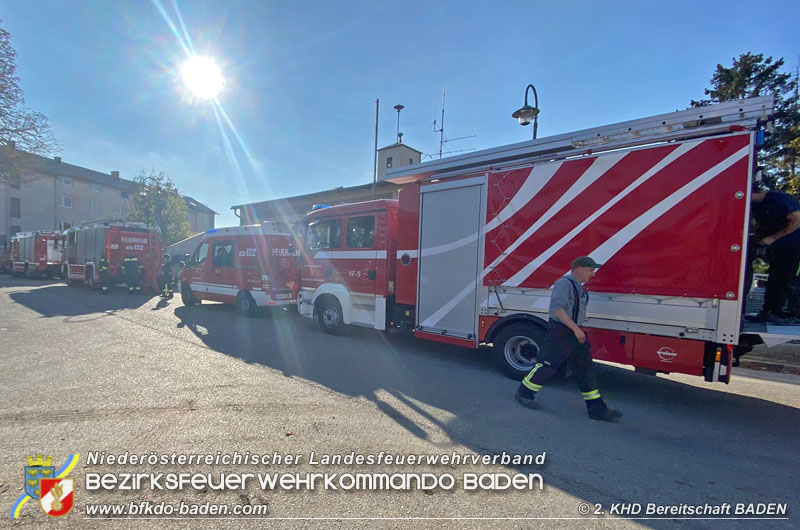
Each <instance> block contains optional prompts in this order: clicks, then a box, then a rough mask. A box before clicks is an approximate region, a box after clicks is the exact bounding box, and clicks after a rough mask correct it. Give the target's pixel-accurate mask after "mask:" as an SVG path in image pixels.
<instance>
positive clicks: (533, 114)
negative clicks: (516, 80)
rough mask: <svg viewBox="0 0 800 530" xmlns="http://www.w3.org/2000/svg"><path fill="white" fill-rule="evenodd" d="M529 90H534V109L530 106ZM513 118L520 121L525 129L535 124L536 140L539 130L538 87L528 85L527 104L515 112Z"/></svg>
mask: <svg viewBox="0 0 800 530" xmlns="http://www.w3.org/2000/svg"><path fill="white" fill-rule="evenodd" d="M528 90H533V105H534V106H533V107H531V106H530V105H528ZM511 117H512V118H514V119H516V120H518V121H519V124H520V125H522V126H523V127H524V126H526V125H528V124H530V123H531V122H533V139H534V140H535V139H536V131H537V130H538V128H539V96H538V95H537V94H536V87H534V86H533V85H528V86H527V87H526V88H525V104H524V105H522V108H520V109H518V110H516V111H514V114H512V115H511Z"/></svg>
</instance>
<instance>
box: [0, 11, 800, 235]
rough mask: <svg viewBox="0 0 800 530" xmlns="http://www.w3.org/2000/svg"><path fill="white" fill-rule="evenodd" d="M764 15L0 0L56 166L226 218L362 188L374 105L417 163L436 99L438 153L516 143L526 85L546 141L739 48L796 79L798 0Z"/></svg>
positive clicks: (704, 79) (674, 105)
mask: <svg viewBox="0 0 800 530" xmlns="http://www.w3.org/2000/svg"><path fill="white" fill-rule="evenodd" d="M158 6H161V7H162V8H163V12H164V13H165V14H166V17H167V18H169V19H170V20H171V21H172V23H173V24H174V25H175V27H176V28H177V30H178V33H179V34H182V33H183V32H182V30H181V25H180V21H179V18H178V16H177V11H176V6H177V8H178V10H179V12H180V14H181V18H182V20H183V24H184V26H185V28H186V33H187V34H188V37H189V40H190V41H191V45H192V48H193V49H194V51H195V53H198V54H201V55H209V56H213V57H215V58H216V59H217V60H218V62H219V63H220V64H221V67H222V69H223V73H224V75H225V76H226V83H227V86H226V89H225V91H224V92H223V93H222V94H221V95H220V98H219V102H220V105H221V107H222V109H223V110H224V112H225V114H226V116H227V117H228V120H229V123H228V122H227V121H226V120H225V118H224V117H218V116H215V112H214V110H213V108H212V106H211V105H210V104H208V103H203V102H193V101H190V100H189V99H188V98H187V97H186V95H185V90H184V88H183V86H182V83H181V81H180V78H179V76H178V74H177V70H178V66H179V65H180V64H181V62H182V61H183V60H185V58H186V54H185V52H184V50H183V49H182V46H181V44H180V41H179V39H178V37H176V35H175V34H174V33H173V30H172V29H171V28H170V25H169V24H168V23H167V21H166V18H165V16H164V15H162V13H161V12H160V10H159V8H158ZM767 6H768V7H761V6H759V4H758V3H756V2H752V1H749V2H738V1H727V2H696V1H695V2H684V1H672V2H663V1H662V2H649V1H641V2H622V1H613V0H612V1H607V2H598V1H593V2H589V1H586V2H581V1H573V2H546V3H545V2H537V1H533V0H529V1H523V2H515V1H500V2H485V1H484V2H481V1H458V2H439V1H419V2H417V1H403V2H399V1H385V0H374V1H347V0H343V1H337V2H334V1H326V2H322V1H313V2H312V1H300V0H298V1H289V0H281V1H271V2H267V1H253V0H251V1H236V0H229V1H225V2H221V1H214V2H205V1H196V0H195V1H191V2H187V1H178V0H160V1H159V2H151V1H146V0H139V1H134V0H131V1H114V0H105V1H103V2H100V1H93V2H87V1H80V0H70V1H67V0H60V1H52V0H36V1H27V0H25V1H23V0H4V1H3V2H2V3H0V18H2V19H3V22H2V25H3V27H4V28H5V29H6V30H8V31H9V32H10V33H11V35H12V45H13V46H14V47H15V48H16V50H17V52H18V54H19V56H18V57H17V66H18V74H19V76H20V77H21V79H22V87H23V89H24V91H25V96H26V100H27V104H28V106H30V107H32V108H34V109H35V110H37V111H39V112H42V113H44V114H45V115H47V116H48V117H49V119H50V121H51V123H52V125H53V129H54V132H55V134H56V137H57V140H58V141H59V142H60V143H61V144H62V145H63V152H62V154H61V156H62V158H63V160H64V161H65V162H69V163H72V164H77V165H81V166H84V167H88V168H91V169H95V170H98V171H103V172H109V171H111V170H119V171H120V172H121V176H123V177H124V178H133V177H134V176H135V175H136V174H137V173H138V172H139V171H140V170H141V169H150V168H155V169H156V171H164V172H165V173H166V174H167V175H168V176H169V177H171V178H172V179H173V180H174V181H175V183H176V184H177V185H178V187H179V189H180V190H181V191H182V192H184V193H186V194H187V195H191V196H193V197H195V198H196V199H198V200H200V201H201V202H203V203H205V204H208V205H209V206H210V207H211V208H213V209H214V210H216V211H217V212H220V214H221V215H220V216H219V217H218V218H217V226H225V225H230V224H238V219H236V218H235V217H234V216H233V214H232V212H231V211H230V209H229V208H230V206H232V205H234V204H239V203H243V202H249V201H258V200H267V199H272V198H277V197H284V196H288V195H296V194H303V193H309V192H313V191H319V190H323V189H328V188H332V187H335V186H348V185H355V184H364V183H368V182H371V181H372V167H373V155H372V151H373V145H374V128H375V122H374V120H375V100H376V99H377V98H380V101H381V112H380V120H379V146H384V145H388V144H391V143H393V142H394V141H395V130H396V118H397V114H396V112H395V111H394V110H393V109H392V107H393V106H394V105H396V104H398V103H400V104H403V105H404V106H405V109H404V110H403V111H402V114H401V123H400V127H401V131H402V132H403V133H404V137H403V140H404V142H405V143H407V144H409V145H410V146H412V147H415V148H417V149H419V150H420V151H422V152H423V153H426V154H432V153H435V152H436V151H438V148H439V136H438V134H436V133H434V132H433V127H432V125H433V119H434V117H437V118H438V116H439V114H438V113H439V112H440V110H441V97H442V89H443V88H444V89H446V90H447V103H446V107H447V114H446V118H445V120H446V121H445V136H446V137H449V138H456V137H462V136H470V135H475V137H474V138H468V139H465V140H459V141H454V142H451V143H449V144H446V147H445V149H470V148H475V149H484V148H489V147H494V146H498V145H502V144H507V143H513V142H519V141H523V140H527V139H529V138H530V135H531V131H530V128H529V127H528V128H523V127H520V126H519V125H518V124H516V122H515V121H514V120H513V119H512V118H511V117H510V115H511V113H512V112H513V111H514V110H516V109H517V108H518V107H520V106H521V105H522V100H523V95H524V90H525V87H526V85H527V84H528V83H533V84H534V85H535V86H536V89H537V92H538V95H539V106H540V108H541V115H540V118H539V137H544V136H549V135H553V134H559V133H563V132H567V131H570V130H576V129H582V128H587V127H594V126H598V125H603V124H606V123H612V122H616V121H623V120H626V119H634V118H639V117H644V116H647V115H652V114H660V113H663V112H669V111H673V110H677V109H683V108H686V107H687V106H688V104H689V101H690V100H691V99H692V98H695V99H697V98H700V97H702V96H703V89H704V88H705V87H707V86H708V80H709V79H710V77H711V74H712V73H713V70H714V68H715V66H716V64H717V63H722V64H724V65H726V66H729V65H730V64H731V59H732V58H733V57H738V56H739V55H740V54H742V53H745V52H748V51H752V52H754V53H763V54H765V55H772V56H773V57H776V58H778V57H784V58H785V59H786V61H787V68H786V69H787V70H788V71H794V69H795V68H796V66H797V64H798V61H800V38H798V36H797V35H798V31H797V21H798V20H799V19H800V7H798V6H800V4H798V3H797V2H769V3H768V4H767ZM183 39H184V40H185V38H183ZM220 123H222V125H220ZM231 125H232V126H233V128H232V127H231ZM234 129H235V131H234ZM222 131H224V134H223V133H222ZM226 137H227V139H228V140H227V142H226V140H225V138H226Z"/></svg>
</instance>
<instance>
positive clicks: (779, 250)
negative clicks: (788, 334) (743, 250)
mask: <svg viewBox="0 0 800 530" xmlns="http://www.w3.org/2000/svg"><path fill="white" fill-rule="evenodd" d="M751 199H752V204H751V211H752V213H753V218H754V219H755V221H756V225H757V230H756V234H757V237H758V238H759V239H760V241H759V243H760V244H761V245H764V246H765V247H766V255H767V261H768V262H769V278H768V279H767V287H766V289H765V291H764V307H763V308H762V309H761V312H760V313H759V315H758V316H757V317H756V318H755V320H757V321H760V322H769V323H773V324H794V319H796V318H798V317H800V312H798V309H800V308H799V307H798V306H799V305H800V304H798V299H797V291H798V289H797V288H796V286H797V284H798V279H797V276H798V273H799V272H800V202H798V201H797V199H796V198H795V197H793V196H791V195H789V194H788V193H783V192H779V191H765V190H761V189H756V190H754V191H753V193H752V195H751ZM784 304H785V305H786V306H787V311H786V312H784V310H783V307H784ZM787 317H788V319H787ZM784 319H787V320H788V321H784Z"/></svg>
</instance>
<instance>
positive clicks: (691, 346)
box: [298, 96, 800, 383]
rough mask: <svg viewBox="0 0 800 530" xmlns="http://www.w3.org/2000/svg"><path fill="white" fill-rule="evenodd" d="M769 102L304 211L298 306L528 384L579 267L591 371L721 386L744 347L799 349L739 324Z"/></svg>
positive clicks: (480, 159)
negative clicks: (555, 291) (389, 332)
mask: <svg viewBox="0 0 800 530" xmlns="http://www.w3.org/2000/svg"><path fill="white" fill-rule="evenodd" d="M773 106H774V100H773V98H772V97H771V96H765V97H759V98H752V99H747V100H742V101H734V102H728V103H722V104H718V105H712V106H708V107H702V108H693V109H688V110H684V111H679V112H673V113H669V114H663V115H658V116H652V117H649V118H643V119H639V120H632V121H627V122H622V123H616V124H612V125H607V126H602V127H597V128H593V129H587V130H582V131H576V132H571V133H566V134H561V135H557V136H552V137H549V138H541V139H536V140H532V141H527V142H521V143H517V144H512V145H507V146H502V147H497V148H493V149H487V150H484V151H478V152H474V153H469V154H466V155H460V156H455V157H451V158H445V159H441V160H434V161H431V162H426V163H422V164H417V165H413V166H405V167H402V168H398V169H395V170H392V171H390V172H388V173H387V174H386V175H385V176H384V179H385V180H388V181H391V182H394V183H398V184H401V185H403V188H402V190H401V191H400V195H399V200H398V201H391V200H382V201H369V202H365V203H359V204H348V205H343V206H336V207H331V208H324V209H320V210H317V211H313V212H311V213H310V214H309V215H308V221H307V234H306V238H305V241H306V248H305V256H304V262H303V265H302V271H301V292H300V295H299V301H298V307H299V311H300V313H301V314H302V315H304V316H306V317H317V318H318V319H319V322H320V325H321V327H322V329H323V330H324V331H326V332H329V333H337V332H339V331H340V330H341V329H342V327H343V326H344V325H348V324H356V325H364V326H369V327H374V328H375V329H381V330H383V329H387V328H390V327H402V328H407V329H410V330H411V331H413V333H414V334H415V336H416V337H418V338H420V339H426V340H432V341H439V342H445V343H449V344H456V345H461V346H464V347H469V348H477V347H479V346H481V345H491V346H492V347H493V351H494V355H495V357H496V359H497V362H498V363H499V365H500V367H501V368H502V370H503V371H504V372H505V373H506V374H507V375H509V376H511V377H515V378H521V377H523V376H524V375H525V374H526V373H527V372H528V371H529V370H530V368H531V367H532V366H533V365H534V364H535V362H536V357H537V354H538V350H539V345H540V344H541V341H542V338H543V336H544V333H545V330H546V326H547V320H548V315H547V312H548V306H549V302H550V295H551V288H552V285H553V283H554V282H555V280H556V279H558V278H559V277H561V276H563V275H565V274H567V273H568V272H569V270H570V262H571V261H572V259H574V258H575V257H576V256H581V255H588V256H591V257H592V258H594V260H595V261H597V262H598V263H603V264H604V265H603V267H601V268H600V269H599V270H598V272H597V274H596V276H595V277H594V278H593V279H592V280H591V281H590V282H588V283H587V288H588V289H589V290H590V291H591V303H590V305H589V313H588V315H587V317H588V318H587V321H586V325H585V327H586V330H587V335H588V337H589V340H590V342H591V345H592V351H593V354H594V356H595V358H596V359H599V360H605V361H611V362H616V363H622V364H627V365H632V366H634V367H636V368H637V369H639V370H641V371H645V372H651V373H656V372H665V373H671V372H677V373H685V374H692V375H697V376H702V377H705V379H706V380H708V381H720V382H726V383H727V382H729V380H730V374H731V366H732V364H733V361H734V357H738V355H740V354H742V353H744V352H745V351H747V350H748V349H749V348H752V346H753V345H754V344H758V343H762V342H765V343H767V344H775V343H778V342H786V341H789V340H792V339H795V338H800V333H798V332H796V331H795V330H794V329H788V328H785V329H778V327H775V326H768V325H763V324H760V325H750V324H748V325H747V326H745V327H743V326H742V322H741V316H742V310H743V303H744V294H745V290H744V289H743V285H744V278H745V263H746V256H747V244H748V231H749V227H750V193H751V185H752V183H753V180H754V178H755V167H756V150H757V149H758V146H759V145H760V143H761V141H762V139H763V134H764V129H765V127H766V126H767V123H768V121H769V120H770V117H771V115H772V113H773Z"/></svg>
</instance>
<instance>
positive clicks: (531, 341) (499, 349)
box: [494, 322, 545, 380]
mask: <svg viewBox="0 0 800 530" xmlns="http://www.w3.org/2000/svg"><path fill="white" fill-rule="evenodd" d="M544 333H545V330H544V328H543V327H540V326H537V325H536V324H528V323H524V322H518V323H516V324H510V325H508V326H506V327H504V328H503V329H501V330H500V331H499V332H498V333H497V335H496V336H495V338H494V356H495V361H496V362H497V364H498V366H499V367H500V369H501V370H502V371H503V373H504V374H506V375H507V376H508V377H510V378H511V379H516V380H521V379H522V378H523V377H525V376H526V375H528V372H530V371H531V369H532V368H533V366H534V365H535V364H536V359H537V357H538V355H539V349H540V348H541V344H542V340H543V339H544Z"/></svg>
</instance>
